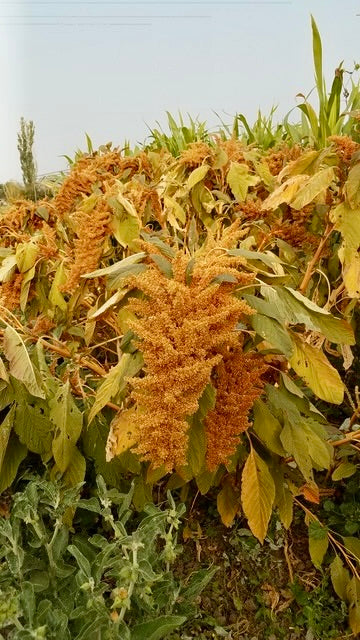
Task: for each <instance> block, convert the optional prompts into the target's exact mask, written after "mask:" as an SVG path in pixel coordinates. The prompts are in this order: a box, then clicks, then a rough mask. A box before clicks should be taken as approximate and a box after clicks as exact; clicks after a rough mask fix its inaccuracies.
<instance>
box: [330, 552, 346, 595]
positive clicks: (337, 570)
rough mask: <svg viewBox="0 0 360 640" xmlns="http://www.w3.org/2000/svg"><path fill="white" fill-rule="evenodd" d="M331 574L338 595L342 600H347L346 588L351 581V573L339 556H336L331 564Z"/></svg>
mask: <svg viewBox="0 0 360 640" xmlns="http://www.w3.org/2000/svg"><path fill="white" fill-rule="evenodd" d="M330 575H331V582H332V585H333V587H334V591H335V593H336V595H337V596H339V598H340V599H341V600H347V593H346V588H347V586H348V584H349V582H350V575H349V572H348V570H347V569H345V567H344V565H343V563H342V562H341V559H340V557H339V556H336V557H335V558H334V560H333V561H332V563H331V565H330Z"/></svg>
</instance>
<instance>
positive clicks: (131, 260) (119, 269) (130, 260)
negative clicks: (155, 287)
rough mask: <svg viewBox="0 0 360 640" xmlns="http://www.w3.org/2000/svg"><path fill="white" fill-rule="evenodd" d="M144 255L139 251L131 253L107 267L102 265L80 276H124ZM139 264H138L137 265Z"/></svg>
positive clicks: (129, 272)
mask: <svg viewBox="0 0 360 640" xmlns="http://www.w3.org/2000/svg"><path fill="white" fill-rule="evenodd" d="M145 256H146V253H144V252H143V251H141V252H140V253H133V254H132V255H131V256H128V257H127V258H124V259H123V260H119V262H114V264H111V265H109V266H108V267H104V268H103V269H96V271H91V273H85V274H84V275H82V276H81V277H82V278H100V277H102V276H111V277H113V278H114V277H120V276H122V277H123V278H126V277H127V276H128V275H130V274H132V273H133V271H132V267H134V266H135V265H136V264H137V263H138V262H141V260H143V259H144V258H145ZM138 266H139V265H138Z"/></svg>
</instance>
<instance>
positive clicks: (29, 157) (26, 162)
mask: <svg viewBox="0 0 360 640" xmlns="http://www.w3.org/2000/svg"><path fill="white" fill-rule="evenodd" d="M34 136H35V127H34V123H33V121H32V120H29V121H28V122H27V121H26V120H25V119H24V118H21V120H20V132H19V133H18V145H17V148H18V150H19V153H20V166H21V171H22V175H23V181H24V185H25V187H26V188H27V189H29V190H30V189H33V188H34V187H35V182H36V163H35V159H34V154H33V149H32V148H33V144H34Z"/></svg>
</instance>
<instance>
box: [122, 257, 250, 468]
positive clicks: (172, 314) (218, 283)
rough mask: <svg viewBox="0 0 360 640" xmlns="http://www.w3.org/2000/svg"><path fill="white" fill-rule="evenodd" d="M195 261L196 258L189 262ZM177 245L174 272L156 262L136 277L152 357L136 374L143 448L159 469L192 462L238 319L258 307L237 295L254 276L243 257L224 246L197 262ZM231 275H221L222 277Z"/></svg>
mask: <svg viewBox="0 0 360 640" xmlns="http://www.w3.org/2000/svg"><path fill="white" fill-rule="evenodd" d="M190 264H191V263H190ZM190 264H189V258H188V256H187V255H186V254H185V252H184V251H178V252H177V253H176V255H175V257H174V258H173V260H172V261H171V268H172V274H173V277H172V278H169V277H167V276H166V275H165V274H164V273H163V271H162V270H161V269H160V268H159V267H158V266H157V264H155V263H153V262H151V263H150V264H149V266H148V269H147V270H146V271H145V272H143V273H141V274H139V275H137V276H135V277H133V278H131V279H130V280H129V284H130V285H131V286H133V287H136V288H137V289H140V290H141V291H142V292H143V294H144V297H142V298H133V299H132V300H131V301H130V303H129V309H130V310H131V311H133V312H134V313H135V314H136V316H137V319H136V320H134V321H133V322H132V324H131V327H132V329H133V330H134V332H135V333H136V335H137V336H138V340H139V348H140V349H141V351H142V353H143V357H144V362H145V375H144V377H143V378H132V379H131V385H132V393H131V397H132V400H133V401H134V402H135V403H136V404H137V406H138V407H139V408H141V411H140V412H139V414H138V418H136V430H137V437H136V440H137V446H136V451H137V453H139V454H140V456H141V457H142V459H143V460H149V461H151V463H152V466H153V467H160V466H162V465H164V466H165V468H166V469H167V470H169V471H170V470H172V469H173V468H175V467H177V466H180V465H184V464H186V454H187V445H188V433H187V432H188V429H189V424H188V421H187V418H188V417H189V416H191V415H192V414H194V413H195V412H196V411H197V409H198V400H199V398H200V396H201V394H202V392H203V390H204V388H205V386H206V384H208V382H209V381H210V379H211V375H212V372H213V370H214V367H216V366H217V365H219V363H220V362H221V360H222V358H223V355H222V353H223V350H224V348H225V347H226V345H227V344H229V343H231V342H232V340H233V337H234V332H235V329H236V325H237V324H238V322H239V321H240V320H241V319H242V318H243V317H244V315H246V314H251V313H253V311H252V310H251V309H250V307H248V305H247V304H246V303H245V302H244V301H242V300H240V299H239V298H237V297H235V296H234V295H233V291H234V289H235V288H236V287H238V286H239V285H242V284H247V283H249V282H250V281H251V280H252V278H253V276H252V275H250V274H248V273H246V272H245V270H244V262H243V260H242V259H241V258H238V257H232V256H229V255H228V254H227V253H224V251H223V250H220V249H216V248H215V249H214V248H213V249H211V251H209V252H208V253H206V252H203V253H202V255H201V256H199V258H198V259H197V260H195V262H194V264H193V265H192V270H191V268H190ZM219 275H222V276H228V278H227V280H229V281H227V280H226V279H225V280H224V279H220V280H216V279H215V278H216V276H219Z"/></svg>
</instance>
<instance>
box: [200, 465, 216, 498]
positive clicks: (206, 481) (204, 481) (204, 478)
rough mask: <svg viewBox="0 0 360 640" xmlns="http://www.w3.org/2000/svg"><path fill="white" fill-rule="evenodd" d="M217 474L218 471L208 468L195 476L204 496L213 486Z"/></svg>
mask: <svg viewBox="0 0 360 640" xmlns="http://www.w3.org/2000/svg"><path fill="white" fill-rule="evenodd" d="M215 475H216V471H208V470H207V469H205V471H202V472H201V473H200V474H199V475H197V476H196V477H195V481H196V484H197V488H198V489H199V491H200V493H201V495H203V496H204V495H205V494H206V493H207V492H208V491H209V489H210V488H211V487H212V486H213V484H214V481H215Z"/></svg>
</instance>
